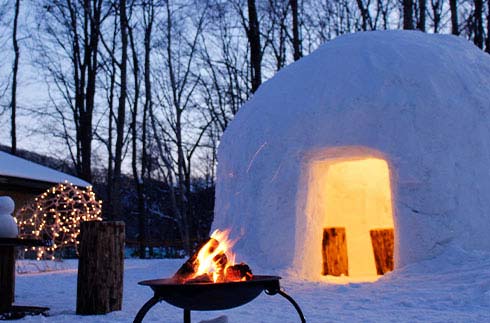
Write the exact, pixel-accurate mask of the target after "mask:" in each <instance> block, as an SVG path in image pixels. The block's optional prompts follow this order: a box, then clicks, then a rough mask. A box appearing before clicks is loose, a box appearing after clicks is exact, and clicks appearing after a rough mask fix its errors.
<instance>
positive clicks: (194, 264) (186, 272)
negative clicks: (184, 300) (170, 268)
mask: <svg viewBox="0 0 490 323" xmlns="http://www.w3.org/2000/svg"><path fill="white" fill-rule="evenodd" d="M218 245H219V242H218V241H217V240H216V239H213V238H209V239H208V240H206V241H205V242H203V243H202V244H200V245H199V247H198V248H197V249H196V251H195V252H194V253H193V254H192V255H191V256H190V257H189V259H187V261H186V262H185V263H184V264H183V265H182V266H180V268H179V270H177V272H176V273H175V274H174V276H173V277H172V279H173V280H175V281H178V282H184V281H186V280H188V279H190V278H191V277H192V276H194V275H195V274H196V271H197V269H198V267H199V260H198V259H197V256H198V254H199V251H200V250H201V249H202V248H204V247H206V248H208V251H209V252H212V251H213V250H214V249H215V248H217V247H218Z"/></svg>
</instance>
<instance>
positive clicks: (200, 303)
mask: <svg viewBox="0 0 490 323" xmlns="http://www.w3.org/2000/svg"><path fill="white" fill-rule="evenodd" d="M228 234H229V231H219V230H216V231H215V232H214V233H213V234H212V235H211V237H210V238H209V239H208V241H206V242H205V243H204V244H203V245H202V246H201V247H200V248H198V251H197V252H195V253H194V254H193V255H192V256H191V257H190V258H189V259H188V260H187V261H186V262H185V263H184V264H183V265H182V266H181V267H180V268H179V270H178V271H177V272H176V273H175V275H174V276H173V277H171V278H164V279H154V280H145V281H142V282H139V284H140V285H144V286H149V287H151V289H153V292H154V295H153V297H152V298H151V299H150V300H148V301H147V302H146V303H145V304H144V305H143V307H142V308H141V309H140V310H139V312H138V314H136V317H135V319H134V322H135V323H139V322H142V321H143V318H144V317H145V315H146V313H148V311H149V310H150V309H151V308H152V307H153V306H155V305H156V304H157V303H158V302H161V301H166V302H167V303H169V304H171V305H174V306H176V307H179V308H182V309H183V310H184V323H190V322H191V311H215V310H226V309H230V308H234V307H238V306H241V305H244V304H247V303H248V302H250V301H252V300H253V299H255V298H256V297H257V296H259V295H260V293H262V292H263V291H264V292H265V293H266V294H268V295H276V294H279V295H281V296H283V297H284V298H286V299H287V300H288V301H289V302H290V303H291V304H292V305H293V306H294V308H295V309H296V311H297V313H298V315H299V317H300V319H301V322H306V320H305V318H304V315H303V313H302V311H301V308H300V307H299V305H298V304H297V303H296V302H295V301H294V299H293V298H292V297H291V296H289V295H287V294H286V293H285V292H284V291H282V290H281V287H280V284H279V280H280V279H281V277H278V276H258V275H253V274H252V271H251V269H250V268H249V266H248V265H246V264H244V263H240V264H235V260H234V259H235V255H234V254H232V253H231V252H230V250H229V249H230V248H231V246H233V244H234V242H233V241H231V240H229V239H228Z"/></svg>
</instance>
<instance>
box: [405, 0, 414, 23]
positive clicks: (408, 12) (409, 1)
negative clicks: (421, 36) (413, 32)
mask: <svg viewBox="0 0 490 323" xmlns="http://www.w3.org/2000/svg"><path fill="white" fill-rule="evenodd" d="M403 29H407V30H410V29H413V0H403Z"/></svg>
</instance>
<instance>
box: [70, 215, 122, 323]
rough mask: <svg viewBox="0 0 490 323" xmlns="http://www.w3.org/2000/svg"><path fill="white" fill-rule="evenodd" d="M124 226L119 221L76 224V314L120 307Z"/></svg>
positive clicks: (105, 310) (116, 309)
mask: <svg viewBox="0 0 490 323" xmlns="http://www.w3.org/2000/svg"><path fill="white" fill-rule="evenodd" d="M124 227H125V226H124V222H121V221H117V222H116V221H115V222H101V221H87V222H82V224H81V225H80V257H79V261H78V283H77V314H81V315H93V314H105V313H109V312H112V311H119V310H121V308H122V297H123V273H124V239H125V233H124V232H125V228H124Z"/></svg>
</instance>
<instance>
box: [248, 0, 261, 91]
mask: <svg viewBox="0 0 490 323" xmlns="http://www.w3.org/2000/svg"><path fill="white" fill-rule="evenodd" d="M247 37H248V41H249V43H250V72H251V77H252V89H251V91H252V93H255V91H257V89H258V88H259V86H260V84H262V67H261V65H262V49H261V47H260V26H259V20H258V18H257V8H256V6H255V0H248V32H247Z"/></svg>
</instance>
